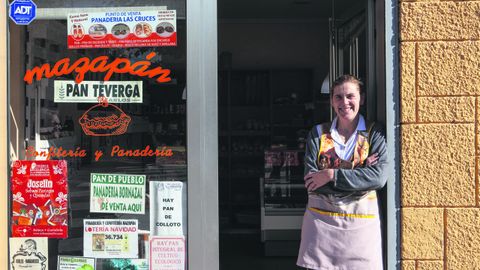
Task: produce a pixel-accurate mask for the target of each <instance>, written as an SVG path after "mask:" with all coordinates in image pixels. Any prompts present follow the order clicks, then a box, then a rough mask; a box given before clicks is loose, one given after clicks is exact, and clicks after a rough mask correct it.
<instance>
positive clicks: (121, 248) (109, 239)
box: [83, 219, 138, 259]
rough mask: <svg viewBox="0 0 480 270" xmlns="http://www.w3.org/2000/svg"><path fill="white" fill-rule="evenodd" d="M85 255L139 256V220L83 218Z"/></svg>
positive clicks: (99, 256)
mask: <svg viewBox="0 0 480 270" xmlns="http://www.w3.org/2000/svg"><path fill="white" fill-rule="evenodd" d="M83 227H84V228H83V230H84V231H83V256H85V257H94V258H133V259H136V258H138V220H134V219H128V220H126V219H85V220H83Z"/></svg>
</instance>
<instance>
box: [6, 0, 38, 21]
mask: <svg viewBox="0 0 480 270" xmlns="http://www.w3.org/2000/svg"><path fill="white" fill-rule="evenodd" d="M8 15H9V16H10V19H12V20H13V21H14V22H15V23H16V24H20V25H27V24H29V23H31V22H32V21H33V19H35V17H36V16H37V5H35V3H33V2H32V1H31V0H15V1H13V2H12V3H11V4H10V11H9V12H8Z"/></svg>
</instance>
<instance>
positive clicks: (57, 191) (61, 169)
mask: <svg viewBox="0 0 480 270" xmlns="http://www.w3.org/2000/svg"><path fill="white" fill-rule="evenodd" d="M11 175H12V180H11V191H12V237H48V238H67V236H68V223H67V221H68V198H67V196H68V186H67V162H66V161H65V160H43V161H40V160H37V161H31V160H28V161H27V160H19V161H15V162H14V163H13V166H12V172H11Z"/></svg>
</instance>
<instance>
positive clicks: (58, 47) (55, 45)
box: [50, 44, 60, 52]
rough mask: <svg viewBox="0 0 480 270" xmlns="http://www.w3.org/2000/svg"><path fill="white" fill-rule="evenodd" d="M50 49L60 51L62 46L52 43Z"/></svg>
mask: <svg viewBox="0 0 480 270" xmlns="http://www.w3.org/2000/svg"><path fill="white" fill-rule="evenodd" d="M50 50H51V51H52V52H60V46H59V45H57V44H50Z"/></svg>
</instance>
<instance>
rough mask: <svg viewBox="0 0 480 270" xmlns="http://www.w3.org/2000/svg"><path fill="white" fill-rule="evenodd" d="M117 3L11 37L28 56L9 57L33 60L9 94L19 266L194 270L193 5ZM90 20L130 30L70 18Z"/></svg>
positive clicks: (14, 258)
mask: <svg viewBox="0 0 480 270" xmlns="http://www.w3.org/2000/svg"><path fill="white" fill-rule="evenodd" d="M35 2H36V4H37V5H38V6H39V7H40V8H45V9H48V8H53V7H54V6H53V4H52V3H51V2H50V1H41V0H38V1H35ZM113 2H115V1H103V0H99V1H96V3H95V5H94V6H92V7H94V8H97V11H96V9H89V11H88V12H82V7H79V6H78V7H74V8H72V10H71V12H72V13H69V14H56V16H57V17H60V18H61V17H63V19H59V20H51V19H46V18H41V17H40V18H37V19H36V20H34V21H33V22H32V23H30V24H29V25H28V26H23V27H24V29H22V31H17V32H14V33H11V37H10V42H11V44H10V46H12V47H13V46H15V48H24V50H22V51H19V52H18V53H17V54H16V55H13V54H12V55H10V58H11V59H24V61H25V62H24V63H23V65H24V70H25V73H24V74H21V75H20V76H18V75H11V76H12V77H11V78H10V79H11V81H12V87H11V88H10V90H9V91H10V97H11V99H10V103H11V114H12V115H11V117H12V119H14V121H15V123H18V125H19V126H25V130H24V131H23V133H22V134H23V135H22V137H21V138H19V140H20V141H22V142H23V145H24V148H22V149H20V150H19V151H17V152H16V153H15V155H12V156H15V157H16V158H15V159H12V160H11V168H12V170H11V172H12V175H11V176H12V178H11V181H10V185H11V194H10V196H9V197H10V202H11V203H10V224H11V225H10V236H11V238H10V254H11V257H10V265H12V269H13V268H15V269H17V268H18V269H23V268H22V267H27V266H28V267H29V268H32V269H33V268H35V269H98V270H102V269H103V270H108V269H149V265H151V266H152V267H155V266H159V265H162V267H165V266H168V267H169V268H171V269H188V266H187V264H186V258H187V250H186V242H187V240H188V239H187V225H188V224H187V218H186V217H187V207H186V206H187V194H186V190H187V184H188V181H187V180H188V177H187V158H186V151H187V146H186V136H187V133H186V132H187V128H186V117H187V115H186V100H185V98H183V97H182V94H183V92H184V89H185V87H186V70H185V66H186V59H185V55H186V40H185V39H177V34H179V35H182V36H183V37H185V34H186V33H185V29H186V27H185V20H184V19H177V15H178V17H179V18H184V17H185V14H184V13H185V1H176V3H175V5H173V6H161V7H158V6H156V2H157V1H151V0H147V1H135V3H133V1H130V2H128V3H125V5H128V6H129V7H118V4H122V3H120V1H116V2H117V3H118V4H117V5H116V4H114V3H113ZM57 3H58V2H57ZM84 4H85V3H83V4H82V5H84ZM72 5H78V4H76V3H75V4H72ZM55 7H57V6H55ZM106 9H108V11H105V10H106ZM177 10H178V11H179V12H182V13H183V14H177ZM75 12H76V13H75ZM81 14H83V15H81ZM85 14H87V15H88V16H89V17H90V18H96V19H97V20H99V21H101V20H104V21H105V20H107V21H108V20H118V18H121V20H122V22H118V23H106V22H102V23H100V22H99V23H89V22H90V21H89V20H83V21H82V20H80V21H79V22H76V23H73V22H72V20H73V21H74V20H75V18H79V17H80V16H84V15H85ZM67 16H72V17H71V20H67ZM112 18H114V19H112ZM134 18H136V19H134ZM130 19H131V20H130ZM180 25H182V26H183V27H182V28H179V27H178V26H180ZM180 29H182V30H180ZM180 31H182V32H180ZM107 41H108V42H107ZM22 42H24V43H22ZM105 44H106V45H105ZM50 52H53V53H54V54H52V53H50ZM22 55H23V56H24V58H20V56H22ZM161 55H170V56H171V57H170V58H168V59H165V58H163V57H161ZM95 59H97V62H96V63H97V65H96V66H88V64H86V61H88V62H89V63H92V62H93V61H95ZM100 59H107V60H105V61H104V62H101V63H102V64H101V65H103V68H104V69H103V70H98V67H99V66H98V63H99V62H98V61H100ZM32 60H33V61H32ZM62 61H63V64H62V65H60V64H58V63H62ZM115 61H117V62H115ZM120 62H121V63H120ZM56 64H58V65H57V66H56ZM73 65H76V67H77V69H75V68H72V69H70V71H68V70H69V69H68V68H67V66H69V67H72V66H73ZM115 65H117V66H115ZM47 66H48V67H47ZM81 67H83V68H85V70H83V71H82V70H81ZM42 68H43V70H42ZM87 68H88V70H86V69H87ZM121 69H129V70H128V72H122V71H121ZM39 70H40V71H39ZM52 70H54V71H52ZM139 70H141V72H140V71H139ZM36 72H38V73H36ZM60 73H61V74H60ZM19 89H23V90H19ZM19 100H20V101H22V102H18V101H19ZM10 132H13V131H12V130H11V131H10ZM26 246H29V247H31V248H33V247H34V246H35V247H36V251H35V254H37V255H38V256H37V255H35V256H36V257H35V258H33V259H35V260H24V259H28V258H25V256H26V255H25V254H24V251H25V247H26ZM167 258H175V260H173V259H167ZM21 264H22V265H21ZM88 265H90V266H91V267H92V268H89V267H90V266H88ZM17 266H18V267H17ZM93 267H95V268H93Z"/></svg>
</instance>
